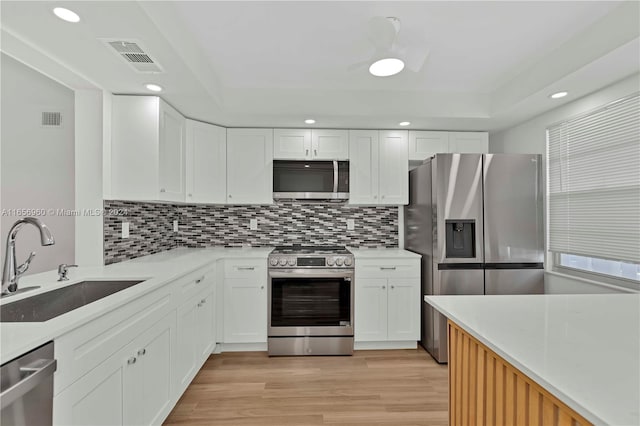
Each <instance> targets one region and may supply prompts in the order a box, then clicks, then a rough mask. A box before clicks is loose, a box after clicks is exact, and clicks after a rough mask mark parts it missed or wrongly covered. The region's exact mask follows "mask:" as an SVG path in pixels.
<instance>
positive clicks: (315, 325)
mask: <svg viewBox="0 0 640 426" xmlns="http://www.w3.org/2000/svg"><path fill="white" fill-rule="evenodd" d="M353 295H354V287H353V271H344V270H331V269H329V270H317V269H316V270H313V269H285V270H278V271H269V299H268V300H269V309H268V311H269V313H268V316H269V330H268V334H269V336H270V337H273V336H353Z"/></svg>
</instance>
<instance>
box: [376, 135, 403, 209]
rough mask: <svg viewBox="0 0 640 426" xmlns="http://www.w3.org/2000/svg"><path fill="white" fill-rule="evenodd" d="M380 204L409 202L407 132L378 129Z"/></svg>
mask: <svg viewBox="0 0 640 426" xmlns="http://www.w3.org/2000/svg"><path fill="white" fill-rule="evenodd" d="M379 185H380V198H379V200H380V204H392V205H400V204H407V203H408V202H409V154H408V147H407V132H406V131H403V130H383V131H380V184H379Z"/></svg>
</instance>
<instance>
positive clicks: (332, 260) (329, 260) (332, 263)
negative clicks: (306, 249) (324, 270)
mask: <svg viewBox="0 0 640 426" xmlns="http://www.w3.org/2000/svg"><path fill="white" fill-rule="evenodd" d="M334 264H335V259H334V258H333V257H330V258H328V259H327V265H329V266H333V265H334Z"/></svg>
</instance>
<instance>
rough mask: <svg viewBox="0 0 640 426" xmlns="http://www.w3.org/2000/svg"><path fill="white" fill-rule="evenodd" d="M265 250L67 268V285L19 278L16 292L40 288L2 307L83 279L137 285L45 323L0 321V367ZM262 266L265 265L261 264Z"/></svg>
mask: <svg viewBox="0 0 640 426" xmlns="http://www.w3.org/2000/svg"><path fill="white" fill-rule="evenodd" d="M271 250H272V248H270V247H260V248H202V249H189V248H179V249H175V250H170V251H166V252H162V253H158V254H154V255H150V256H144V257H140V258H137V259H133V260H129V261H126V262H121V263H115V264H112V265H107V266H97V267H80V268H71V269H69V281H65V282H58V281H57V278H58V274H57V271H55V270H54V271H48V272H43V273H40V274H34V275H30V276H26V277H23V278H22V279H21V280H20V288H24V287H28V286H34V285H39V286H41V288H39V289H37V290H33V291H28V292H24V293H20V294H17V295H14V296H10V297H3V298H2V299H0V307H1V306H2V305H5V304H8V303H11V302H14V301H16V300H19V299H22V298H25V297H30V296H33V295H36V294H39V293H44V292H47V291H51V290H54V289H56V288H60V287H65V286H68V285H72V284H75V283H77V282H79V281H84V280H104V279H110V278H117V279H143V280H145V282H144V283H140V284H137V285H134V286H132V287H129V288H127V289H125V290H122V291H120V292H117V293H114V294H112V295H110V296H108V297H105V298H103V299H100V300H98V301H95V302H93V303H90V304H88V305H86V306H83V307H81V308H78V309H75V310H73V311H70V312H68V313H66V314H64V315H60V316H58V317H56V318H52V319H50V320H49V321H45V322H37V323H35V322H32V323H17V322H16V323H0V364H3V363H5V362H7V361H9V360H11V359H13V358H15V357H17V356H19V355H21V354H23V353H25V352H28V351H29V350H31V349H33V348H35V347H37V346H39V345H41V344H43V343H46V342H48V341H50V340H52V339H55V338H57V337H59V336H61V335H63V334H64V333H67V332H69V331H71V330H73V329H74V328H77V327H79V326H81V325H83V324H85V323H86V322H87V321H90V320H92V319H94V318H96V317H98V316H100V315H104V314H105V313H107V312H109V311H112V310H113V309H116V308H118V307H120V306H122V305H123V304H125V303H127V302H129V301H131V300H133V299H136V298H137V297H140V296H142V295H144V294H147V293H149V292H150V291H153V290H155V289H156V288H158V287H160V286H162V285H163V284H166V283H168V282H170V281H174V280H176V279H178V278H180V277H182V276H184V275H187V274H189V273H191V272H193V271H196V270H198V269H200V268H203V267H206V266H207V265H209V264H212V263H213V262H215V261H216V260H218V259H222V258H229V259H233V258H264V259H265V262H266V258H267V256H268V255H269V253H270V252H271ZM265 265H266V263H265Z"/></svg>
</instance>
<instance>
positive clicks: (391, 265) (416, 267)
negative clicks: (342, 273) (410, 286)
mask: <svg viewBox="0 0 640 426" xmlns="http://www.w3.org/2000/svg"><path fill="white" fill-rule="evenodd" d="M416 277H420V259H391V258H389V259H385V258H381V259H366V260H358V259H356V283H357V279H358V278H416Z"/></svg>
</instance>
